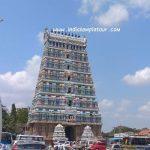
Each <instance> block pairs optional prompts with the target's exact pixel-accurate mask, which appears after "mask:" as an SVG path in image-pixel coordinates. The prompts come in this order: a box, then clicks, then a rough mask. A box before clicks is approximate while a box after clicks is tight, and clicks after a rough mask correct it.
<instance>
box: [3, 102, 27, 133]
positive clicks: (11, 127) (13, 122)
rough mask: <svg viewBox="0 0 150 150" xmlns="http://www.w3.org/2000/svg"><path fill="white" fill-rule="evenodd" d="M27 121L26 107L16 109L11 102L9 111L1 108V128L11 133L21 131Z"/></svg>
mask: <svg viewBox="0 0 150 150" xmlns="http://www.w3.org/2000/svg"><path fill="white" fill-rule="evenodd" d="M27 121H28V108H18V109H16V106H15V104H12V107H11V112H10V113H8V111H7V110H6V109H2V130H3V131H7V132H11V133H21V132H23V130H24V127H25V126H26V123H27Z"/></svg>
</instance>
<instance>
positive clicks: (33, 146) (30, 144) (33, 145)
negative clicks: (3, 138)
mask: <svg viewBox="0 0 150 150" xmlns="http://www.w3.org/2000/svg"><path fill="white" fill-rule="evenodd" d="M11 150H48V146H47V145H46V144H43V143H40V142H35V141H19V142H16V143H15V144H14V145H13V146H12V148H11Z"/></svg>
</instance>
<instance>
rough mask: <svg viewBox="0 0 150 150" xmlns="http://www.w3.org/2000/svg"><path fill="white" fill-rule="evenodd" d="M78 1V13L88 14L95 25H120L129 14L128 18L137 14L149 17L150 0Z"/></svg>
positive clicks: (137, 15)
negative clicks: (79, 3) (79, 2)
mask: <svg viewBox="0 0 150 150" xmlns="http://www.w3.org/2000/svg"><path fill="white" fill-rule="evenodd" d="M80 1H81V6H80V8H79V12H80V14H83V15H89V17H90V18H89V20H91V18H94V22H95V23H96V24H97V25H105V26H108V27H110V26H116V25H120V24H121V23H122V22H125V21H128V20H129V16H130V19H131V18H132V19H133V18H134V19H135V18H138V17H139V16H142V17H145V18H149V17H150V0H116V1H111V0H80ZM107 9H108V10H107ZM106 10H107V11H106ZM105 11H106V12H105ZM92 20H93V19H92ZM92 23H93V22H92Z"/></svg>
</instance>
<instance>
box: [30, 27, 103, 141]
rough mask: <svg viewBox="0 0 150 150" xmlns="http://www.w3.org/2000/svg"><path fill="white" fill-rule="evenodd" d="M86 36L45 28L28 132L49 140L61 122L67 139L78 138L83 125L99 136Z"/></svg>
mask: <svg viewBox="0 0 150 150" xmlns="http://www.w3.org/2000/svg"><path fill="white" fill-rule="evenodd" d="M86 45H87V40H86V38H83V37H80V36H77V35H73V34H67V33H59V32H57V33H56V32H53V31H50V32H49V31H48V30H47V29H45V33H44V49H43V56H42V61H41V66H40V71H39V76H38V81H37V85H36V90H35V96H34V99H33V103H32V107H31V109H30V113H29V119H28V133H30V134H39V135H43V136H45V137H46V139H47V140H51V139H52V138H53V137H52V136H53V132H54V128H55V126H56V125H58V124H61V125H63V127H64V129H65V134H66V137H67V138H68V139H69V140H80V139H81V135H82V133H83V130H84V128H85V126H87V125H88V126H90V127H91V129H92V132H93V134H94V136H95V137H99V136H100V131H101V115H100V113H99V109H98V103H97V101H96V98H95V90H94V85H93V80H92V75H91V71H90V66H89V62H88V56H87V51H86Z"/></svg>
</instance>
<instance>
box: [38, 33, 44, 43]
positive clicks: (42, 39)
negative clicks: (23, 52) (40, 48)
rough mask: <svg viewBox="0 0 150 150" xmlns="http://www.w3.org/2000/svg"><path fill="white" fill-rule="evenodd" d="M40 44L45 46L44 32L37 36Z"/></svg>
mask: <svg viewBox="0 0 150 150" xmlns="http://www.w3.org/2000/svg"><path fill="white" fill-rule="evenodd" d="M37 37H38V39H39V41H40V43H41V44H42V45H43V44H44V32H39V33H38V35H37Z"/></svg>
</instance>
